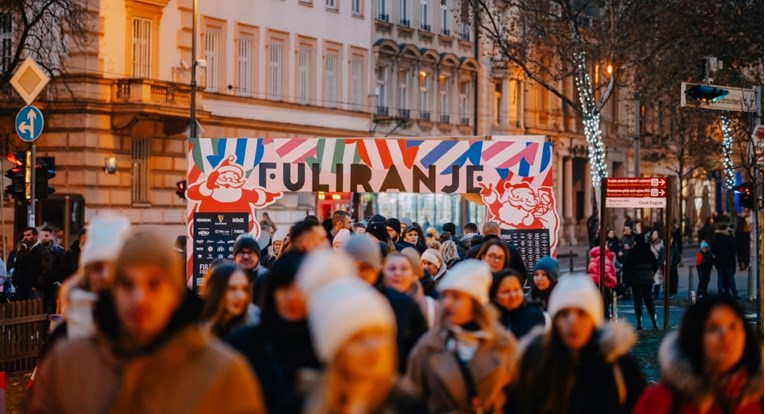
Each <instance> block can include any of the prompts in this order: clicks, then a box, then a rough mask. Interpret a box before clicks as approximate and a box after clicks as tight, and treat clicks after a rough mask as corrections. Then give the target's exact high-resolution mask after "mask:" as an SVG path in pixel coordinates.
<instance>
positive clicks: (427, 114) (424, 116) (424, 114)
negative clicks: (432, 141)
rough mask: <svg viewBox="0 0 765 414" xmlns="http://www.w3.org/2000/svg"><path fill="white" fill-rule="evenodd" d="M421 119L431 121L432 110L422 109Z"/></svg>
mask: <svg viewBox="0 0 765 414" xmlns="http://www.w3.org/2000/svg"><path fill="white" fill-rule="evenodd" d="M420 121H430V112H423V111H420Z"/></svg>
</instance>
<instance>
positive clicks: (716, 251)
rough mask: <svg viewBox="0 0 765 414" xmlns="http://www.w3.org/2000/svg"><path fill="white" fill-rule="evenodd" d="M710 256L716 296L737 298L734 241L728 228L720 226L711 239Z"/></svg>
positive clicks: (723, 225)
mask: <svg viewBox="0 0 765 414" xmlns="http://www.w3.org/2000/svg"><path fill="white" fill-rule="evenodd" d="M710 246H711V247H712V254H713V255H714V257H715V268H716V269H717V294H719V295H724V296H731V295H732V296H733V297H735V298H738V290H736V241H735V240H734V239H733V237H732V236H731V235H730V232H729V231H728V227H727V226H726V225H725V224H721V225H720V226H719V227H718V228H717V230H716V231H715V235H714V237H713V238H712V243H710Z"/></svg>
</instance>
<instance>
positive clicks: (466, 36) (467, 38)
mask: <svg viewBox="0 0 765 414" xmlns="http://www.w3.org/2000/svg"><path fill="white" fill-rule="evenodd" d="M460 40H464V41H466V42H469V41H470V32H461V33H460Z"/></svg>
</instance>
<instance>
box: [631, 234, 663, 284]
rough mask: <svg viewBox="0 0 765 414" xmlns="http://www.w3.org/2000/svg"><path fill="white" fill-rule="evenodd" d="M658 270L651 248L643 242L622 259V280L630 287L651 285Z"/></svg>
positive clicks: (657, 263)
mask: <svg viewBox="0 0 765 414" xmlns="http://www.w3.org/2000/svg"><path fill="white" fill-rule="evenodd" d="M658 269H659V262H657V261H656V256H654V254H653V252H652V251H651V247H650V246H648V244H646V243H645V242H642V241H640V242H637V243H635V246H634V247H633V248H632V249H631V250H630V252H629V253H627V256H626V257H625V258H624V266H623V267H622V272H623V274H624V280H625V281H627V283H629V284H630V285H653V275H654V274H655V273H656V270H658Z"/></svg>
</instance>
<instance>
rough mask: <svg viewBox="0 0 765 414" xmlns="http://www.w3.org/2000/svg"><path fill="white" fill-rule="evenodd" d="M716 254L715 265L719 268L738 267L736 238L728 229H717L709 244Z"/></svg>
mask: <svg viewBox="0 0 765 414" xmlns="http://www.w3.org/2000/svg"><path fill="white" fill-rule="evenodd" d="M709 246H710V247H711V248H712V254H714V255H715V267H716V268H718V269H726V268H735V267H736V240H735V239H733V237H731V235H730V233H728V231H727V230H723V231H720V230H718V231H715V237H714V238H713V239H712V243H710V244H709Z"/></svg>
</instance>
